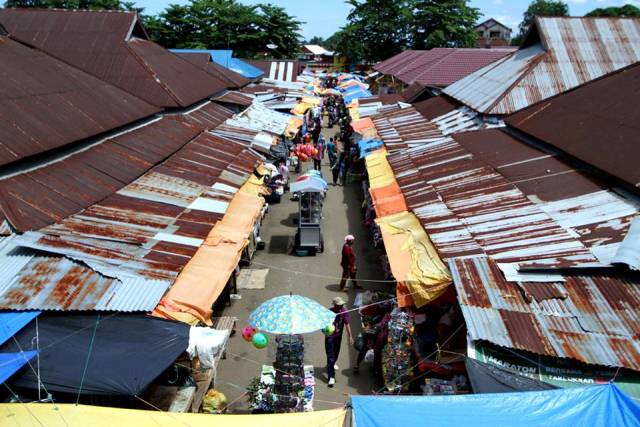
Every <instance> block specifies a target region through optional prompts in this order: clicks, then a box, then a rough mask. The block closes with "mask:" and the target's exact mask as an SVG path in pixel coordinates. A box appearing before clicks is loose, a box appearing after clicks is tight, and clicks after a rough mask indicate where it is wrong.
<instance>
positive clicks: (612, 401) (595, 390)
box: [351, 384, 640, 427]
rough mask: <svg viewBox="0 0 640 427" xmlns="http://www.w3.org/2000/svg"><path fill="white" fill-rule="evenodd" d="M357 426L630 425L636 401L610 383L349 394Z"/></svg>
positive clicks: (639, 421)
mask: <svg viewBox="0 0 640 427" xmlns="http://www.w3.org/2000/svg"><path fill="white" fill-rule="evenodd" d="M351 401H352V405H353V418H354V419H355V423H354V425H356V426H357V427H378V426H379V427H396V426H397V427H406V426H415V427H421V426H425V427H426V426H448V427H458V426H459V427H495V426H512V427H537V426H546V427H582V426H584V427H597V426H603V427H604V426H607V427H631V426H638V425H640V405H638V404H637V403H635V402H634V401H633V400H632V399H631V398H630V397H628V396H627V395H625V394H624V393H622V392H621V391H620V390H619V389H618V388H617V387H616V386H615V385H613V384H607V385H594V386H590V387H584V388H574V389H558V390H547V391H530V392H519V393H502V394H474V395H466V396H420V397H392V396H384V397H369V396H353V397H352V398H351Z"/></svg>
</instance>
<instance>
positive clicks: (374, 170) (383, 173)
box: [364, 148, 396, 189]
mask: <svg viewBox="0 0 640 427" xmlns="http://www.w3.org/2000/svg"><path fill="white" fill-rule="evenodd" d="M364 160H365V163H366V166H367V173H368V174H369V185H370V187H371V188H374V189H375V188H382V187H386V186H387V185H390V184H393V183H394V182H396V177H395V175H394V174H393V169H391V165H389V162H388V161H387V150H386V149H384V148H381V149H380V150H376V151H374V152H373V153H371V154H369V155H367V156H366V157H365V158H364Z"/></svg>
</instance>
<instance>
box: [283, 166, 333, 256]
mask: <svg viewBox="0 0 640 427" xmlns="http://www.w3.org/2000/svg"><path fill="white" fill-rule="evenodd" d="M326 190H327V183H326V182H325V181H324V180H323V179H322V178H320V177H318V176H311V175H306V176H301V177H300V178H298V180H297V181H296V182H294V183H293V184H291V192H293V193H297V195H298V231H297V232H296V238H295V248H296V250H301V251H312V252H314V253H315V252H322V251H324V239H323V237H322V231H321V221H322V203H323V200H324V194H325V191H326Z"/></svg>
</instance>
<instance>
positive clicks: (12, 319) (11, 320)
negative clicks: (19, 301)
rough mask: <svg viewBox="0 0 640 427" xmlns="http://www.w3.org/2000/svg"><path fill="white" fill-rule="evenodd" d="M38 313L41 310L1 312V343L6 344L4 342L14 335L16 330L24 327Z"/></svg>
mask: <svg viewBox="0 0 640 427" xmlns="http://www.w3.org/2000/svg"><path fill="white" fill-rule="evenodd" d="M38 314H40V312H39V311H19V312H3V313H0V344H4V342H5V341H7V340H8V339H9V338H11V337H12V336H14V335H15V334H16V332H18V331H19V330H20V329H22V328H24V327H25V326H26V325H27V323H29V322H31V321H32V320H33V319H35V318H36V316H37V315H38Z"/></svg>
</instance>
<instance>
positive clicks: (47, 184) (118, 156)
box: [0, 103, 232, 231]
mask: <svg viewBox="0 0 640 427" xmlns="http://www.w3.org/2000/svg"><path fill="white" fill-rule="evenodd" d="M231 114H232V112H231V111H230V110H228V109H226V108H224V107H222V106H220V105H217V104H213V103H207V104H205V105H203V106H200V107H199V108H197V109H194V110H191V111H190V112H188V113H186V114H184V115H171V116H165V117H163V118H162V119H161V120H159V121H152V122H150V123H149V124H147V125H146V126H142V127H138V128H135V129H134V130H132V131H129V132H126V133H121V134H119V135H118V136H115V137H112V138H109V139H107V140H105V141H103V142H101V143H99V144H96V145H93V146H91V147H89V148H88V149H86V150H84V151H80V152H78V153H76V154H74V155H71V156H69V157H66V158H62V159H61V160H59V161H56V162H53V163H49V164H46V165H43V166H42V167H40V168H37V169H34V170H31V171H27V172H24V173H21V174H18V175H15V176H11V177H9V178H6V179H3V180H0V204H1V205H2V209H3V212H4V215H5V216H6V218H7V220H9V222H10V223H11V224H12V225H13V226H14V227H15V228H16V229H18V230H20V231H25V230H34V229H38V228H41V227H44V226H46V225H49V224H53V223H55V222H57V221H60V220H62V219H63V218H65V217H67V216H69V215H71V214H74V213H77V212H79V211H80V210H82V209H84V208H86V207H88V206H90V205H92V204H94V203H96V202H98V201H100V200H103V199H104V198H106V197H107V196H109V195H110V194H112V193H114V192H115V191H117V190H119V189H120V188H122V187H124V186H125V185H127V184H129V183H131V182H132V181H133V180H134V179H136V178H138V177H139V176H141V175H142V174H143V173H145V172H146V171H148V170H149V169H150V168H152V167H153V166H154V165H156V164H158V163H159V162H161V161H163V160H165V159H166V158H167V157H169V156H171V155H172V154H173V153H175V152H176V151H177V150H179V149H180V148H181V147H183V146H184V145H185V144H186V143H187V142H189V141H190V140H192V139H193V138H195V137H196V136H197V135H198V134H199V133H200V132H202V131H203V130H206V129H212V128H213V127H215V126H217V125H218V124H220V123H222V122H223V121H224V120H225V119H226V118H227V117H230V116H231Z"/></svg>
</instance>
